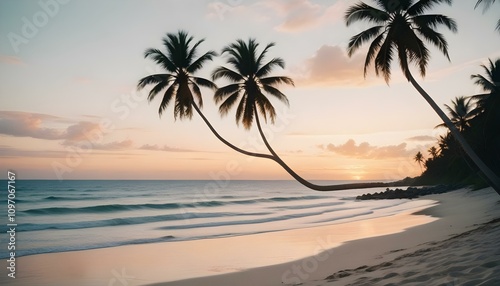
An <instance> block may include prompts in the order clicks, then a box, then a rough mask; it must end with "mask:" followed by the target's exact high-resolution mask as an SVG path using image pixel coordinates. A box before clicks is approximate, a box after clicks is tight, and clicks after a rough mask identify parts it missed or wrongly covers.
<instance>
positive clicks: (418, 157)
mask: <svg viewBox="0 0 500 286" xmlns="http://www.w3.org/2000/svg"><path fill="white" fill-rule="evenodd" d="M413 160H415V162H417V163H418V165H419V166H420V172H422V163H423V162H424V155H422V152H420V151H418V152H417V154H416V155H415V157H413Z"/></svg>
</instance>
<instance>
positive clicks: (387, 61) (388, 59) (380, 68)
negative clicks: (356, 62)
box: [375, 36, 394, 83]
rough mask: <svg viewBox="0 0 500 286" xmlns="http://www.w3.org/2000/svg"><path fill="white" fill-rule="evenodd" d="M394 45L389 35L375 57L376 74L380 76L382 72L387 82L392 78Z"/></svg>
mask: <svg viewBox="0 0 500 286" xmlns="http://www.w3.org/2000/svg"><path fill="white" fill-rule="evenodd" d="M393 49H394V47H393V44H392V41H391V39H390V37H389V36H387V37H386V38H385V41H384V43H383V44H382V45H381V46H380V48H379V52H378V53H377V56H376V57H375V74H376V75H377V76H378V75H379V74H380V73H382V76H383V77H384V80H385V82H386V83H389V80H390V79H391V63H392V58H393V55H392V54H393V52H394V50H393Z"/></svg>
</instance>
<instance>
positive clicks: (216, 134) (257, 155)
mask: <svg viewBox="0 0 500 286" xmlns="http://www.w3.org/2000/svg"><path fill="white" fill-rule="evenodd" d="M191 104H192V105H193V107H194V109H195V110H196V112H198V114H199V115H200V116H201V118H202V119H203V121H205V123H206V124H207V126H208V128H210V130H211V131H212V133H213V134H214V135H215V137H217V139H219V140H220V141H222V143H224V144H226V145H227V146H229V147H230V148H231V149H233V150H235V151H237V152H240V153H242V154H244V155H248V156H252V157H259V158H266V159H271V160H274V157H273V156H271V155H268V154H261V153H254V152H249V151H246V150H243V149H241V148H238V147H236V146H235V145H233V144H231V143H229V141H227V140H226V139H224V138H223V137H222V136H220V135H219V133H218V132H217V131H216V130H215V128H214V127H213V126H212V124H210V122H209V121H208V119H207V118H206V117H205V115H203V113H202V112H201V110H200V108H199V107H198V105H196V103H194V101H193V102H192V103H191Z"/></svg>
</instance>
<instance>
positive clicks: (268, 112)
mask: <svg viewBox="0 0 500 286" xmlns="http://www.w3.org/2000/svg"><path fill="white" fill-rule="evenodd" d="M255 102H256V106H257V110H258V111H259V112H260V114H261V115H262V117H263V118H264V121H265V122H267V118H269V119H271V123H274V122H275V119H276V110H275V109H274V106H273V105H272V104H271V102H270V101H269V99H268V98H267V97H266V96H264V95H263V94H260V95H258V96H257V98H256V100H255Z"/></svg>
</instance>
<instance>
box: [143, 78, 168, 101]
mask: <svg viewBox="0 0 500 286" xmlns="http://www.w3.org/2000/svg"><path fill="white" fill-rule="evenodd" d="M168 84H169V82H168V81H160V82H159V83H157V84H156V85H155V86H154V87H153V88H152V89H151V90H150V91H149V95H148V101H150V102H151V101H152V100H153V99H154V98H155V97H156V95H157V94H158V93H160V92H161V91H162V90H163V89H165V88H166V87H167V86H168Z"/></svg>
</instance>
